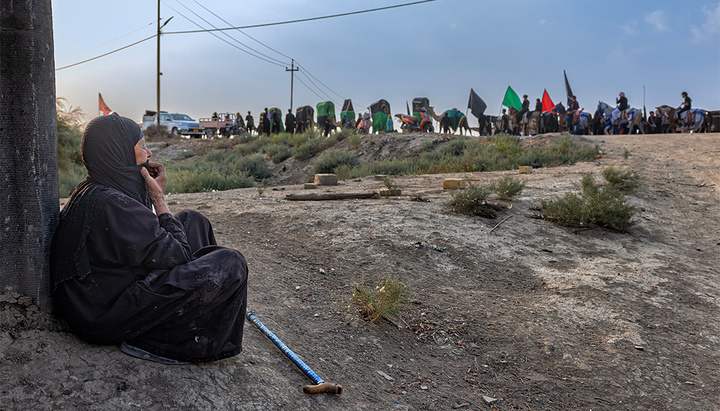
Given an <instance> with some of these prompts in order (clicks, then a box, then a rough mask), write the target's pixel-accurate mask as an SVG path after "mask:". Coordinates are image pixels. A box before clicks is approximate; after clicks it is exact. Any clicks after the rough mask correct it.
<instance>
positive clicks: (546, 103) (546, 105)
mask: <svg viewBox="0 0 720 411" xmlns="http://www.w3.org/2000/svg"><path fill="white" fill-rule="evenodd" d="M542 105H543V111H551V110H552V109H553V107H555V104H553V102H552V100H550V94H548V92H547V90H544V91H543V98H542Z"/></svg>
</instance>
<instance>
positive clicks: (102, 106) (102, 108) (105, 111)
mask: <svg viewBox="0 0 720 411" xmlns="http://www.w3.org/2000/svg"><path fill="white" fill-rule="evenodd" d="M98 99H99V103H98V104H99V107H98V110H100V111H102V112H103V114H105V115H108V114H110V113H112V110H111V109H110V107H108V106H107V104H105V100H103V98H102V94H100V93H98Z"/></svg>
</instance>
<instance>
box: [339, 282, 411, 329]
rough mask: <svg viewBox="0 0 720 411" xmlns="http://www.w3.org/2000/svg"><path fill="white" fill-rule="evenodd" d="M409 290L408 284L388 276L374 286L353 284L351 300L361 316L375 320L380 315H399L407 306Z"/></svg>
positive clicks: (371, 320)
mask: <svg viewBox="0 0 720 411" xmlns="http://www.w3.org/2000/svg"><path fill="white" fill-rule="evenodd" d="M409 291H410V288H409V287H408V286H406V285H404V284H401V283H400V282H398V281H397V280H395V279H393V278H391V277H389V276H388V277H386V278H385V279H382V280H380V281H379V283H378V285H377V286H375V287H374V288H370V287H367V286H365V285H363V284H353V295H352V299H351V301H352V303H353V304H355V305H356V306H357V307H358V308H359V309H360V315H362V316H363V318H365V319H366V320H368V321H370V322H375V321H377V320H378V319H379V318H381V317H386V316H397V315H399V314H400V312H401V311H402V310H403V309H404V308H405V307H406V306H407V302H408V293H409Z"/></svg>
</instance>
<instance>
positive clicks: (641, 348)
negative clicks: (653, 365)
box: [635, 345, 645, 351]
mask: <svg viewBox="0 0 720 411" xmlns="http://www.w3.org/2000/svg"><path fill="white" fill-rule="evenodd" d="M635 349H636V350H639V351H644V350H645V347H643V346H641V345H636V346H635Z"/></svg>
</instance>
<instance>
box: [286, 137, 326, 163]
mask: <svg viewBox="0 0 720 411" xmlns="http://www.w3.org/2000/svg"><path fill="white" fill-rule="evenodd" d="M322 149H323V140H322V138H321V137H316V138H310V139H307V140H305V142H304V143H302V144H300V146H298V147H296V148H295V149H294V150H293V151H292V156H293V157H294V158H297V159H298V160H308V159H310V158H312V157H313V156H315V154H317V153H319V152H320V151H321V150H322Z"/></svg>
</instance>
